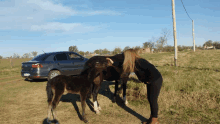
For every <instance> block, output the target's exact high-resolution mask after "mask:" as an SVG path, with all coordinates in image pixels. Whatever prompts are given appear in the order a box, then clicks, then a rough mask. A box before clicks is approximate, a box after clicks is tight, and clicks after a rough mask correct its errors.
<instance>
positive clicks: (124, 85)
mask: <svg viewBox="0 0 220 124" xmlns="http://www.w3.org/2000/svg"><path fill="white" fill-rule="evenodd" d="M127 81H128V76H125V77H123V78H122V82H123V83H122V85H123V101H124V103H125V104H126V105H127V104H128V101H127V99H126V88H127Z"/></svg>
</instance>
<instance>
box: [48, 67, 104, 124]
mask: <svg viewBox="0 0 220 124" xmlns="http://www.w3.org/2000/svg"><path fill="white" fill-rule="evenodd" d="M106 66H107V65H106V63H101V64H100V63H95V64H94V67H93V68H88V69H85V70H84V71H82V73H81V74H80V75H79V76H65V75H58V76H56V77H54V78H53V79H51V80H49V81H48V83H47V86H46V91H47V98H48V119H47V121H48V122H49V123H50V122H51V121H50V116H51V112H52V115H53V118H54V120H53V121H54V122H58V121H57V120H56V111H55V109H56V106H57V105H58V103H59V101H60V98H61V96H62V94H64V91H65V90H66V91H67V92H68V93H72V94H80V99H81V105H82V120H83V121H84V122H85V123H86V122H88V121H87V119H86V116H85V106H86V102H85V101H86V98H87V95H88V93H89V90H90V87H91V85H92V84H93V81H95V80H103V79H102V77H103V69H105V68H106ZM94 108H95V109H96V108H97V104H95V105H94Z"/></svg>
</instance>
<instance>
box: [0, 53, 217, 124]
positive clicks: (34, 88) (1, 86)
mask: <svg viewBox="0 0 220 124" xmlns="http://www.w3.org/2000/svg"><path fill="white" fill-rule="evenodd" d="M141 56H142V57H143V58H145V59H147V60H149V61H150V62H151V63H153V64H154V65H156V66H157V68H158V70H159V71H160V72H161V73H162V75H163V79H164V82H163V86H162V89H161V92H160V96H159V100H158V102H159V121H160V123H161V124H220V50H201V51H196V52H195V53H194V52H192V51H183V52H178V67H174V66H173V57H174V53H154V54H143V55H141ZM27 60H28V59H12V61H11V64H10V60H7V59H0V123H1V124H6V123H7V124H8V123H9V124H18V123H19V124H30V123H33V124H42V123H44V122H45V118H46V117H47V102H46V101H47V98H46V91H45V87H46V83H47V82H46V80H38V81H24V79H23V78H21V76H20V69H21V62H23V61H27ZM113 84H114V83H113V82H103V84H102V88H101V90H100V92H99V93H100V94H99V95H98V100H99V103H100V106H101V107H102V111H101V115H96V114H95V113H94V112H93V111H92V108H91V105H90V102H91V101H92V99H90V100H88V101H87V103H88V106H87V107H86V115H87V118H88V120H89V122H90V123H91V124H102V123H107V124H140V123H141V121H145V120H146V119H148V118H149V116H150V107H149V103H148V101H147V97H146V86H145V85H144V84H143V83H134V82H133V81H129V82H128V87H127V89H128V90H127V95H128V102H129V104H128V105H127V106H123V105H122V104H121V102H122V100H121V99H120V98H119V97H118V98H117V101H118V102H117V104H116V103H112V102H111V99H112V92H113V91H114V90H113V89H114V85H113ZM61 101H63V102H60V104H59V105H58V108H57V114H58V119H59V122H60V123H61V124H70V123H71V124H72V123H76V124H83V122H82V121H81V120H80V116H81V115H80V114H79V113H81V103H80V102H79V96H78V95H69V94H68V95H63V96H62V98H61Z"/></svg>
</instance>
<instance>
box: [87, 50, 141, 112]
mask: <svg viewBox="0 0 220 124" xmlns="http://www.w3.org/2000/svg"><path fill="white" fill-rule="evenodd" d="M138 56H139V55H138V54H137V50H134V49H129V50H126V51H125V52H123V53H121V54H116V55H114V56H93V57H92V58H90V59H89V60H88V61H87V62H86V63H85V65H84V69H87V68H92V67H94V64H95V63H96V61H99V62H100V63H108V66H106V68H105V69H104V72H103V73H104V76H103V78H102V79H104V80H107V81H113V80H115V92H114V97H113V102H115V99H116V94H117V91H118V84H119V81H121V82H122V87H123V100H124V102H125V104H127V100H126V84H127V81H128V77H129V74H130V72H129V71H124V68H126V69H132V68H134V66H135V64H134V61H135V58H137V57H138ZM110 60H111V61H117V62H118V63H119V65H121V66H117V67H116V66H113V65H112V63H111V61H110ZM99 79H100V78H99ZM102 81H103V80H94V85H93V87H92V88H91V89H92V91H91V92H92V93H93V99H94V100H95V101H97V94H98V91H99V89H100V86H101V82H102ZM94 104H97V105H98V107H99V104H98V102H96V103H94ZM99 108H100V107H99Z"/></svg>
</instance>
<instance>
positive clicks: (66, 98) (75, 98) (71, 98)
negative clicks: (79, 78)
mask: <svg viewBox="0 0 220 124" xmlns="http://www.w3.org/2000/svg"><path fill="white" fill-rule="evenodd" d="M60 101H62V102H71V103H72V105H73V107H74V108H75V110H76V112H77V115H78V117H79V118H80V119H81V120H82V115H81V114H80V112H79V108H78V106H77V104H76V102H80V104H81V101H80V95H78V94H71V93H68V94H66V95H62V97H61V98H60ZM86 104H87V105H88V106H89V108H90V110H91V111H93V112H95V111H94V109H93V103H92V102H91V101H90V100H89V99H86ZM85 113H86V112H85Z"/></svg>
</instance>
